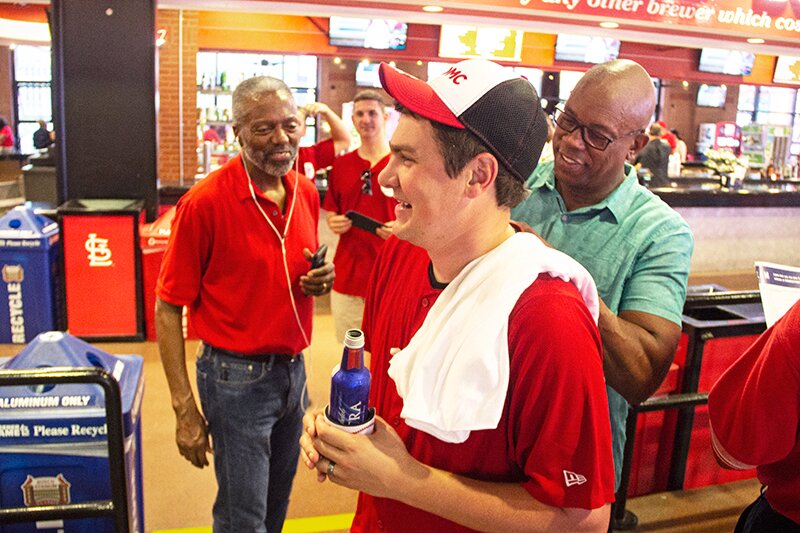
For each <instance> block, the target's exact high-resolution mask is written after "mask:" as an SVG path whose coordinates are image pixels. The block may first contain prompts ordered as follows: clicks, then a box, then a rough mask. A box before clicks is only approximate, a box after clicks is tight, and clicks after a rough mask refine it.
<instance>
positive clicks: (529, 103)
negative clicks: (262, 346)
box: [300, 60, 614, 532]
mask: <svg viewBox="0 0 800 533" xmlns="http://www.w3.org/2000/svg"><path fill="white" fill-rule="evenodd" d="M380 75H381V82H382V84H383V86H384V88H385V89H386V91H387V92H388V93H389V94H390V95H391V96H392V97H394V98H395V99H396V100H397V101H398V102H399V104H400V107H399V109H400V112H401V118H400V122H399V124H398V127H397V130H396V131H395V133H394V135H393V137H392V140H391V143H390V144H391V150H392V152H391V153H392V155H391V159H390V161H389V164H388V165H387V167H386V168H385V169H384V171H383V172H382V173H381V175H380V177H379V181H380V183H381V185H383V186H385V187H389V188H391V189H393V191H394V197H395V198H396V199H397V200H398V202H399V204H398V207H397V210H396V214H397V220H396V221H395V224H394V226H393V228H392V232H393V236H392V237H390V238H389V239H388V240H387V241H386V243H385V244H384V246H383V249H382V250H381V252H380V255H379V256H378V260H377V262H376V265H375V270H374V272H373V277H372V279H371V281H370V288H369V291H368V296H367V302H366V308H365V312H364V334H365V339H366V343H367V344H366V348H367V349H368V350H369V351H370V352H371V363H370V365H371V370H372V375H373V382H372V389H371V391H370V402H371V403H372V405H373V406H374V407H375V411H376V417H375V428H374V433H372V434H370V435H366V436H365V435H363V434H361V435H352V434H349V433H346V432H344V431H341V430H339V429H337V428H334V427H332V426H329V425H328V424H327V422H325V419H324V416H323V415H322V414H321V413H320V412H317V413H314V414H307V415H306V416H305V417H304V419H303V430H304V432H303V435H302V437H301V439H300V444H301V457H302V458H303V460H304V462H305V464H306V466H307V467H308V468H309V469H313V468H316V470H317V477H318V479H319V480H320V481H324V480H325V479H330V480H331V481H332V482H334V483H337V484H340V485H343V486H346V487H349V488H352V489H355V490H359V491H361V494H359V502H358V508H357V510H356V515H355V519H354V521H353V525H352V527H351V531H359V532H360V531H379V530H380V531H390V532H405V531H431V532H433V531H435V532H442V531H469V530H482V531H490V530H491V531H545V530H548V531H598V532H600V531H603V532H604V531H606V529H607V527H608V522H609V512H610V502H611V501H613V498H614V470H613V460H612V455H611V432H610V426H609V419H608V406H607V401H606V396H605V385H604V380H603V369H602V356H601V342H600V336H599V333H598V330H597V327H596V316H597V314H596V313H597V305H598V304H597V297H596V288H595V287H594V284H593V282H592V281H591V278H589V281H590V283H591V288H592V290H593V291H594V293H593V294H594V307H593V310H592V312H591V313H590V310H589V309H588V308H587V305H586V304H585V303H584V300H582V299H581V296H582V295H583V296H584V299H585V298H586V294H585V293H584V292H583V291H581V292H580V293H579V291H578V290H577V289H576V287H577V285H573V284H572V283H569V282H565V281H562V280H561V279H558V278H556V277H552V276H550V275H548V274H547V273H544V271H540V272H543V273H541V274H539V275H538V276H537V274H536V273H534V274H533V277H532V281H531V282H528V281H527V279H531V278H525V277H524V275H523V274H521V273H522V272H524V271H525V270H526V269H525V268H518V267H517V266H515V267H514V269H513V270H511V271H509V269H507V268H504V267H503V265H502V263H501V264H500V265H498V266H499V268H497V270H501V271H502V273H501V274H500V277H501V279H499V280H498V279H496V278H494V279H492V281H493V283H492V284H491V285H489V289H488V290H489V292H492V291H496V292H502V291H503V289H504V287H505V285H506V283H507V282H511V283H513V282H514V281H515V279H516V278H520V279H525V280H526V281H525V283H527V285H524V286H523V287H522V289H520V290H521V291H522V292H521V294H519V293H517V294H519V296H518V297H516V298H517V299H516V300H512V301H511V304H510V306H508V307H504V308H503V313H501V314H498V313H497V309H496V308H492V307H491V306H489V305H486V304H482V305H473V306H471V307H469V308H468V310H467V311H466V314H468V315H471V316H470V318H471V319H472V321H473V322H474V321H475V320H477V321H478V326H477V327H475V328H467V327H462V328H459V327H458V325H457V324H456V325H455V326H454V327H452V329H450V330H449V333H450V335H449V336H447V337H446V338H445V342H444V343H442V344H441V346H442V347H443V348H445V349H447V348H446V347H447V345H448V344H451V342H450V341H452V344H467V342H466V341H464V340H462V338H466V337H470V338H471V339H478V340H480V339H481V337H482V336H486V337H491V336H493V335H496V338H497V348H499V349H498V350H497V352H498V353H499V354H503V349H502V348H503V347H505V354H506V355H505V358H503V357H502V355H498V356H495V357H494V359H495V360H494V361H490V365H488V366H487V367H486V368H487V372H481V371H478V370H473V371H472V372H470V369H469V368H468V369H466V371H465V372H463V373H461V374H460V375H459V376H458V380H459V381H463V380H464V378H466V379H467V380H469V381H472V380H475V381H477V382H481V381H482V379H483V378H482V376H483V375H484V374H492V373H493V372H494V370H495V369H493V368H491V364H495V365H496V366H497V369H496V370H498V371H499V370H500V369H502V367H503V365H504V364H505V365H506V366H505V368H506V369H507V370H508V375H507V377H508V379H507V382H506V383H505V388H501V387H496V388H486V389H484V390H482V391H480V393H479V394H478V395H476V396H471V395H469V394H467V393H466V392H463V393H462V392H461V391H460V390H459V389H458V385H459V383H456V384H455V385H456V389H455V393H453V394H452V395H451V396H450V397H449V398H445V397H444V396H442V397H441V398H440V400H442V401H441V402H438V403H436V402H434V403H432V404H431V405H429V406H428V407H429V409H430V411H434V412H435V411H438V410H439V409H440V408H445V407H447V408H448V409H449V412H451V413H455V415H456V416H462V415H463V416H465V417H466V418H467V419H468V418H469V417H470V416H472V413H473V411H474V412H479V411H481V409H480V408H478V409H473V408H471V409H470V410H469V411H466V412H465V411H464V410H459V408H460V407H461V406H462V405H463V404H464V403H466V402H470V403H471V404H472V405H473V406H474V405H478V406H480V404H481V402H483V401H484V400H485V398H489V397H492V395H494V399H495V402H496V399H497V398H498V397H499V405H497V404H496V407H499V409H497V411H495V415H496V417H497V418H496V419H495V420H497V422H496V423H494V424H493V425H487V426H485V427H484V428H483V429H481V428H478V429H477V430H472V431H468V432H466V437H465V436H464V435H463V434H462V435H461V436H460V437H459V438H453V439H449V438H446V437H449V436H450V435H449V434H448V435H445V436H444V437H443V438H442V439H440V438H437V437H434V436H433V435H432V432H433V430H430V431H421V430H419V429H416V427H411V424H412V419H411V418H410V417H409V416H407V415H406V409H407V408H408V407H409V402H408V401H407V399H405V398H401V393H400V386H399V384H400V383H401V382H402V383H406V382H405V380H404V379H403V378H405V375H404V374H403V373H402V372H398V373H396V371H395V370H396V367H397V366H398V365H399V364H401V363H398V362H397V360H398V358H400V357H401V356H402V355H403V353H404V352H406V351H407V350H409V348H410V345H413V344H414V343H415V342H416V341H417V339H418V337H419V336H420V335H421V332H422V331H423V330H425V331H426V332H430V330H431V328H430V327H428V326H429V324H428V321H427V319H426V315H428V314H430V315H434V313H435V311H434V309H435V308H436V307H437V304H438V303H439V301H440V300H445V301H447V300H448V298H447V295H450V296H452V294H453V293H452V292H448V291H449V289H450V288H451V287H452V286H455V287H456V288H455V289H454V291H456V294H457V291H458V290H459V286H460V285H462V284H463V283H464V282H465V281H466V280H467V279H468V278H469V276H470V275H471V274H472V273H474V272H475V271H476V267H475V265H476V264H478V265H479V266H480V264H481V263H482V262H484V261H486V260H487V259H488V258H489V257H497V256H496V255H495V254H496V253H497V252H499V251H501V250H503V249H505V247H506V246H507V245H508V244H509V243H511V242H520V237H526V239H523V241H524V242H525V243H526V246H529V245H528V244H527V243H529V242H530V241H529V240H528V239H533V240H534V241H536V243H537V245H538V247H537V248H536V250H537V251H536V253H537V254H538V253H541V255H542V256H552V255H554V254H560V252H556V251H555V250H552V249H550V250H551V253H550V254H547V253H544V252H542V251H541V250H542V249H546V246H545V245H544V244H542V243H541V241H539V240H538V239H537V238H536V237H534V236H533V235H531V234H522V233H515V228H514V227H513V226H511V225H510V206H513V205H516V204H517V203H518V202H520V201H521V200H522V198H523V197H524V196H525V189H524V182H525V179H526V178H527V177H528V175H529V174H530V173H531V172H532V171H533V169H534V168H535V167H536V162H537V160H538V158H539V154H540V152H541V149H542V146H543V144H544V142H545V140H546V136H547V125H546V122H545V117H544V113H543V111H542V109H541V107H540V104H539V98H538V95H537V94H536V91H535V90H534V89H533V87H532V86H531V85H530V83H528V82H527V81H526V80H524V79H522V78H519V77H517V76H515V75H514V74H513V72H510V71H509V70H508V69H504V68H503V67H500V66H499V65H497V64H495V63H492V62H489V61H484V60H468V61H463V62H461V63H458V64H455V65H453V66H452V67H451V69H450V70H449V71H448V72H446V73H445V74H443V75H442V76H440V77H439V78H436V79H434V80H432V81H431V82H430V84H428V83H425V82H422V81H420V80H418V79H416V78H413V77H411V76H408V75H406V74H404V73H401V72H399V71H397V70H395V69H394V68H392V67H390V66H388V65H386V64H382V65H381V67H380ZM515 239H516V240H515ZM530 247H531V248H534V247H533V246H532V245H530ZM560 255H562V256H563V254H560ZM564 257H566V256H564ZM476 259H479V261H478V260H476ZM510 259H513V257H511V258H510ZM567 260H568V261H572V260H571V259H569V258H567ZM492 265H493V266H494V265H495V263H492ZM464 272H467V277H462V276H461V275H462V273H464ZM445 285H446V287H445ZM486 285H487V284H484V286H486ZM443 287H444V288H443ZM475 287H477V288H478V289H480V287H481V285H480V283H478V284H476V285H475ZM466 297H467V298H468V297H469V294H467V295H466ZM586 302H587V303H588V302H589V300H588V299H586ZM450 303H453V300H452V299H451V300H450ZM472 303H475V302H472ZM457 307H458V306H457V305H456V306H454V307H453V308H452V309H451V310H452V312H453V313H454V314H455V313H457V312H458V309H457ZM441 309H442V308H441V307H439V310H440V311H441ZM462 309H463V306H462ZM440 314H441V313H440ZM444 314H446V313H444ZM462 315H463V314H462ZM493 316H497V317H499V318H498V319H496V320H498V321H499V324H500V325H501V327H497V325H496V324H495V325H494V326H493V327H494V328H495V329H499V330H500V334H499V335H498V334H497V331H490V330H489V328H488V327H483V326H482V325H481V324H480V320H484V319H485V320H486V321H487V322H489V321H491V320H492V319H493ZM506 316H507V317H508V319H507V320H506V319H505V318H504V317H506ZM593 319H594V320H593ZM437 324H439V323H438V322H437ZM441 324H442V331H444V330H445V329H446V328H447V327H448V326H447V324H446V323H444V322H442V323H441ZM503 324H505V325H506V326H507V328H506V329H503V327H502V325H503ZM426 327H427V329H426ZM435 328H436V326H434V331H433V334H432V337H433V338H434V342H436V336H437V334H438V331H437V330H436V329H435ZM472 330H478V331H477V333H476V334H475V335H473V333H474V331H472ZM504 334H505V335H504ZM426 340H427V339H426ZM503 343H505V346H503ZM398 348H402V349H403V350H402V351H400V352H398V351H397V349H398ZM459 349H461V347H460V348H459ZM468 349H469V346H467V347H466V348H465V351H468ZM437 356H438V353H437V351H436V350H428V351H423V352H422V353H420V354H419V358H418V359H417V360H416V361H415V363H413V364H414V365H416V364H417V363H419V365H420V366H422V367H423V368H425V366H426V365H427V364H428V362H429V360H432V359H436V358H437ZM488 357H489V358H490V359H491V357H492V354H489V356H488ZM448 363H454V364H455V363H458V358H457V357H456V358H453V359H449V360H448ZM409 369H410V373H411V374H413V373H414V367H413V365H412V366H411V367H404V370H405V371H409ZM449 373H450V371H449V370H447V371H445V372H443V373H442V374H441V375H439V376H438V377H440V378H442V380H443V381H444V382H446V381H447V378H448V374H449ZM390 376H391V379H390ZM419 377H421V378H422V379H421V381H426V380H427V378H430V379H433V378H436V377H437V376H430V375H424V374H423V375H422V376H419ZM398 380H399V381H398ZM437 384H438V383H437ZM448 385H453V383H448ZM498 389H499V392H498ZM406 392H408V390H406ZM473 392H474V391H473ZM409 397H411V396H409ZM420 405H422V406H423V407H425V406H424V402H418V403H416V402H415V404H414V406H413V407H414V408H415V409H417V408H419V406H420ZM481 414H484V413H481ZM413 423H414V425H415V426H417V423H418V421H417V420H414V421H413ZM439 431H440V428H436V432H437V433H438V432H439ZM456 433H457V432H456ZM464 438H466V440H464Z"/></svg>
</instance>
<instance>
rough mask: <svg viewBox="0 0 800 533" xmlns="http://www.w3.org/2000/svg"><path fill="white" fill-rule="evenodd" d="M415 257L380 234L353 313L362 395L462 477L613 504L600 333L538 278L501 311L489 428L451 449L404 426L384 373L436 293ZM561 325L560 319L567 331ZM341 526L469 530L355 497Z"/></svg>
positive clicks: (544, 496) (555, 287) (535, 494)
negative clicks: (364, 369) (503, 342)
mask: <svg viewBox="0 0 800 533" xmlns="http://www.w3.org/2000/svg"><path fill="white" fill-rule="evenodd" d="M429 266H430V258H429V257H428V254H427V252H425V250H423V249H422V248H418V247H416V246H414V245H412V244H410V243H408V242H405V241H401V240H399V239H397V238H396V237H390V238H389V239H388V240H387V242H386V244H385V246H384V247H383V249H382V250H381V252H380V255H379V256H378V261H377V263H376V266H375V271H374V273H373V277H372V280H371V282H370V288H369V294H368V296H367V301H366V306H365V310H364V325H363V329H364V334H365V339H366V343H367V346H366V348H367V349H368V350H369V351H371V352H372V356H371V363H370V366H371V370H372V376H373V378H372V379H373V380H372V390H371V391H370V402H371V403H372V404H373V405H374V406H375V408H376V411H377V414H378V415H380V416H381V417H383V418H384V419H385V420H386V421H387V422H388V423H390V424H391V425H392V426H393V427H394V428H395V429H396V430H397V432H398V434H399V435H400V437H401V438H402V439H403V442H404V443H405V445H406V448H407V449H408V451H409V453H410V454H411V455H412V456H414V457H415V458H416V459H417V460H419V461H421V462H423V463H425V464H427V465H430V466H432V467H434V468H438V469H442V470H447V471H450V472H453V473H456V474H458V475H463V476H467V477H470V478H473V479H479V480H486V481H495V482H516V483H519V484H520V485H522V486H523V487H524V488H525V489H526V490H527V491H528V492H529V493H530V494H531V497H532V498H535V499H536V500H538V501H540V502H541V503H544V504H546V505H550V506H555V507H577V508H585V509H594V508H598V507H602V506H603V505H605V504H606V503H608V502H611V501H613V499H614V466H613V459H612V456H611V428H610V424H609V416H608V401H607V399H606V393H605V383H604V380H603V368H602V358H601V350H602V348H601V343H600V334H599V332H598V330H597V327H596V325H595V324H594V321H593V320H592V317H591V315H590V313H589V311H588V310H587V309H586V306H585V304H584V302H583V299H582V298H581V296H580V294H579V293H578V291H577V289H576V288H575V287H574V286H573V285H572V284H571V283H567V282H564V281H561V280H558V279H555V278H552V277H550V276H548V275H541V276H539V278H538V279H537V280H536V281H535V282H534V283H533V284H532V285H531V286H530V287H529V288H528V289H526V290H525V292H523V294H522V295H521V296H520V298H519V300H518V301H517V304H516V306H515V307H514V309H513V311H512V312H511V315H510V316H509V330H508V346H509V357H510V365H511V366H510V380H509V385H508V393H507V399H506V405H505V407H504V411H503V415H502V417H501V419H500V422H499V424H498V426H497V428H496V429H492V430H483V431H473V432H471V433H470V436H469V438H468V439H467V440H466V441H465V442H463V443H460V444H451V443H446V442H443V441H441V440H439V439H437V438H435V437H433V436H431V435H429V434H427V433H424V432H422V431H418V430H415V429H413V428H410V427H409V426H407V425H406V424H405V422H404V421H403V419H402V418H401V417H400V413H401V411H402V408H403V400H402V398H400V397H399V396H398V394H397V390H396V388H395V384H394V381H392V380H391V379H390V378H389V376H388V374H387V371H388V368H389V359H390V355H389V349H390V348H393V347H398V348H403V347H405V346H406V345H407V344H408V342H409V340H410V339H411V337H412V336H413V335H414V333H415V332H416V331H417V329H419V327H420V326H421V325H422V322H423V321H424V319H425V316H426V315H427V313H428V311H429V310H430V308H431V306H432V305H433V303H434V302H435V301H436V299H437V298H438V296H439V294H440V293H441V291H442V289H443V288H444V287H443V286H437V284H436V283H435V281H434V280H432V279H431V278H430V276H429V272H430V271H429ZM567 325H568V326H567ZM351 530H352V531H358V532H361V531H378V530H381V531H390V532H391V531H397V532H405V531H436V532H442V531H445V532H449V531H469V529H468V528H465V527H463V526H460V525H458V524H455V523H453V522H451V521H449V520H445V519H443V518H441V517H438V516H435V515H432V514H430V513H427V512H424V511H421V510H419V509H415V508H412V507H409V506H407V505H405V504H402V503H400V502H397V501H395V500H389V499H384V498H374V497H371V496H367V495H365V494H363V493H362V494H360V495H359V500H358V509H357V511H356V516H355V519H354V521H353V526H352V529H351Z"/></svg>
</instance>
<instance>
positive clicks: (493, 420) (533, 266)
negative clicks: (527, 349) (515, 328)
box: [389, 233, 599, 443]
mask: <svg viewBox="0 0 800 533" xmlns="http://www.w3.org/2000/svg"><path fill="white" fill-rule="evenodd" d="M543 272H546V273H548V274H550V275H552V276H554V277H558V278H560V279H563V280H565V281H570V282H572V283H573V284H574V285H575V286H576V287H577V288H578V291H579V292H580V293H581V295H582V296H583V299H584V301H585V302H586V306H587V307H588V309H589V311H590V312H591V314H592V317H594V320H595V322H597V318H598V314H599V301H598V297H597V288H596V286H595V283H594V280H593V279H592V277H591V275H590V274H589V272H588V271H587V270H586V269H585V268H583V266H581V265H580V264H579V263H578V262H577V261H575V260H574V259H572V258H571V257H569V256H567V255H566V254H564V253H561V252H559V251H557V250H554V249H552V248H550V247H548V246H547V245H545V244H544V243H543V242H542V241H541V239H539V238H538V237H537V236H535V235H533V234H530V233H516V234H514V235H513V236H512V237H510V238H509V239H507V240H506V241H504V242H503V243H502V244H501V245H500V246H498V247H497V248H495V249H494V250H492V251H490V252H489V253H487V254H485V255H483V256H481V257H479V258H477V259H475V260H474V261H472V262H471V263H469V264H468V265H467V266H465V267H464V269H463V270H462V271H461V272H460V273H459V274H458V276H457V277H456V278H455V279H454V280H453V281H451V282H450V283H449V284H448V285H447V287H446V288H445V289H444V291H442V293H441V294H440V295H439V298H438V299H437V300H436V302H435V303H434V305H433V306H432V307H431V309H430V311H429V312H428V315H427V316H426V317H425V321H424V322H423V324H422V326H421V327H420V329H419V330H418V331H417V333H416V334H415V335H414V337H413V338H412V339H411V341H410V342H409V343H408V346H406V347H405V348H404V349H403V350H401V351H400V352H398V353H397V354H395V355H394V357H393V358H392V360H391V362H390V367H389V376H390V377H391V378H392V379H393V380H394V381H395V384H396V385H397V392H398V394H400V396H401V397H402V398H403V404H404V405H403V411H402V413H401V415H402V416H403V418H404V419H405V421H406V423H407V424H408V425H409V426H411V427H414V428H417V429H419V430H421V431H425V432H426V433H429V434H431V435H433V436H435V437H437V438H438V439H440V440H443V441H445V442H455V443H457V442H464V441H465V440H467V438H468V437H469V433H470V431H473V430H482V429H494V428H496V427H497V424H498V423H499V421H500V417H501V415H502V413H503V406H504V404H505V400H506V392H507V391H508V379H509V356H508V316H509V315H510V314H511V311H512V310H513V309H514V306H515V305H516V303H517V300H518V299H519V297H520V296H521V295H522V293H523V291H525V289H527V288H528V287H529V286H530V285H531V284H532V283H533V281H534V280H535V279H536V278H537V277H538V276H539V274H541V273H543Z"/></svg>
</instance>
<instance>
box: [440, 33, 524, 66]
mask: <svg viewBox="0 0 800 533" xmlns="http://www.w3.org/2000/svg"><path fill="white" fill-rule="evenodd" d="M441 28H442V29H441V33H440V35H439V57H453V58H458V59H477V58H481V59H494V60H497V61H520V60H521V59H522V35H523V32H522V31H520V30H512V29H508V28H485V27H478V26H453V25H442V27H441Z"/></svg>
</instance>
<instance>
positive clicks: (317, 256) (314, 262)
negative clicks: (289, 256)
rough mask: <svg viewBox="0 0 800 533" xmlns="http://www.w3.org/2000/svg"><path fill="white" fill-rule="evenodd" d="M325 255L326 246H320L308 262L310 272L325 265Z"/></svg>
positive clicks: (326, 251)
mask: <svg viewBox="0 0 800 533" xmlns="http://www.w3.org/2000/svg"><path fill="white" fill-rule="evenodd" d="M327 253H328V245H327V244H323V245H321V246H320V247H319V248H318V249H317V251H316V252H314V255H312V256H311V259H309V261H310V262H311V270H314V269H315V268H319V267H321V266H322V265H324V264H325V254H327Z"/></svg>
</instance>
